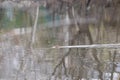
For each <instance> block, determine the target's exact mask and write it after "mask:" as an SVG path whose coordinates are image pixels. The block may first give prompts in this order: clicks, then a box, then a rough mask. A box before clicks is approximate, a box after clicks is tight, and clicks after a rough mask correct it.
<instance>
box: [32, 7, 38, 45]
mask: <svg viewBox="0 0 120 80" xmlns="http://www.w3.org/2000/svg"><path fill="white" fill-rule="evenodd" d="M38 16H39V5H37V11H36V17H35V22H34V26H33V31H32V39H31V45H33V43H34V42H35V33H36V28H37V22H38Z"/></svg>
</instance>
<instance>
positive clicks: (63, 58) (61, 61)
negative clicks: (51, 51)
mask: <svg viewBox="0 0 120 80" xmlns="http://www.w3.org/2000/svg"><path fill="white" fill-rule="evenodd" d="M78 36H79V31H78V32H77V34H76V35H74V37H73V39H72V40H71V41H70V44H71V45H73V43H74V40H75V39H76V38H77V37H78ZM54 48H59V46H58V47H54ZM71 50H72V49H71V48H70V49H69V51H68V52H67V53H66V54H65V55H64V56H63V57H62V59H61V60H60V61H59V63H58V64H57V65H56V67H55V68H54V71H53V73H52V75H55V72H56V70H57V68H58V67H59V66H60V65H61V64H62V63H63V64H64V60H65V58H66V57H67V56H68V55H69V54H70V52H71Z"/></svg>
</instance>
